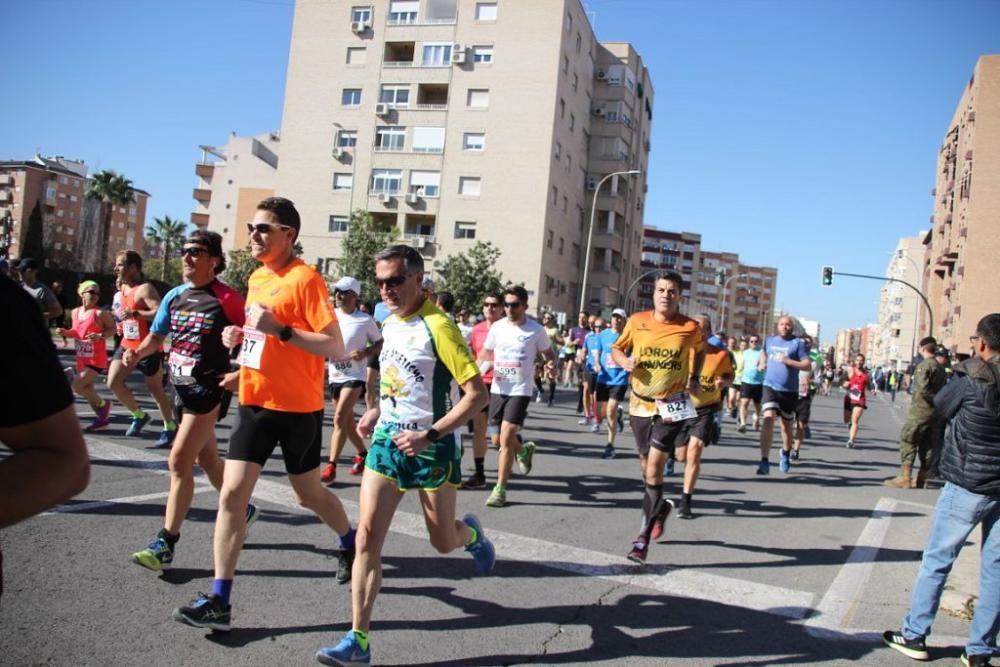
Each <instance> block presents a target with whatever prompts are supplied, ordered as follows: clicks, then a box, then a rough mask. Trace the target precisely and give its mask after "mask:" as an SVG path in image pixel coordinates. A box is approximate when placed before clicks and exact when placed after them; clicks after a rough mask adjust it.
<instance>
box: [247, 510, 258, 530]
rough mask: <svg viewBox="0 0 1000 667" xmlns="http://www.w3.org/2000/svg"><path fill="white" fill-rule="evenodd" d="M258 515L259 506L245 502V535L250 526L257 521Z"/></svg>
mask: <svg viewBox="0 0 1000 667" xmlns="http://www.w3.org/2000/svg"><path fill="white" fill-rule="evenodd" d="M259 516H260V508H259V507H257V506H256V505H254V504H253V503H247V535H249V534H250V526H252V525H254V524H255V523H257V518H258V517H259Z"/></svg>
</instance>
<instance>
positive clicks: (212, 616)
mask: <svg viewBox="0 0 1000 667" xmlns="http://www.w3.org/2000/svg"><path fill="white" fill-rule="evenodd" d="M231 614H232V606H231V605H226V606H225V607H223V606H222V604H221V603H220V602H219V600H218V599H217V598H216V597H215V596H214V595H205V594H204V593H198V599H197V600H194V601H193V602H192V603H191V604H190V605H189V606H187V607H178V608H177V609H174V620H175V621H178V622H180V623H186V624H187V625H193V626H194V627H196V628H209V629H211V630H220V631H222V632H229V630H230V625H229V622H230V620H231Z"/></svg>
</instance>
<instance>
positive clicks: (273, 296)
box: [174, 197, 354, 630]
mask: <svg viewBox="0 0 1000 667" xmlns="http://www.w3.org/2000/svg"><path fill="white" fill-rule="evenodd" d="M300 226H301V222H300V219H299V213H298V211H296V210H295V206H294V205H293V204H292V202H290V201H288V200H287V199H284V198H282V197H268V198H267V199H264V200H263V201H261V202H260V203H259V204H257V212H256V214H255V215H254V218H253V222H252V223H248V224H247V227H248V231H249V233H250V252H251V254H252V255H253V257H254V259H256V260H257V261H258V262H261V264H262V266H261V267H260V268H258V269H257V270H256V271H254V272H253V274H252V275H251V276H250V280H249V283H248V285H247V290H248V291H247V300H246V302H247V311H246V322H245V324H244V327H243V329H242V330H240V329H239V328H238V327H235V326H230V327H226V328H225V329H224V330H223V334H222V343H223V345H225V346H226V347H234V346H236V345H238V344H240V343H242V350H241V354H240V362H241V364H242V368H241V369H240V375H239V391H240V407H239V410H238V412H237V414H236V421H235V423H234V424H233V432H232V435H231V436H230V440H229V452H228V455H227V458H226V464H225V468H224V473H223V481H222V490H221V491H220V493H219V512H218V515H217V517H216V520H215V540H214V551H215V580H214V581H213V582H212V594H211V595H209V596H206V595H204V594H200V595H199V596H198V599H197V600H195V601H193V602H192V603H191V604H190V605H189V606H187V607H180V608H179V609H176V610H174V619H175V620H177V621H179V622H181V623H187V624H188V625H193V626H195V627H199V628H211V629H213V630H229V624H230V614H231V607H230V604H229V597H230V592H231V590H232V586H233V574H234V573H235V572H236V562H237V560H238V559H239V555H240V549H241V548H242V546H243V541H244V539H245V538H246V513H247V505H248V504H249V502H250V495H251V494H252V493H253V489H254V486H255V485H256V484H257V479H258V478H259V477H260V474H261V470H263V468H264V464H265V463H266V462H267V460H268V459H269V458H270V457H271V454H272V453H273V452H274V448H275V447H281V453H282V456H283V457H284V460H285V469H286V470H287V471H288V479H289V481H290V482H291V485H292V491H293V493H294V495H295V498H296V500H297V501H298V502H299V504H301V505H302V506H303V507H306V508H308V509H310V510H312V511H313V512H315V513H316V514H317V515H318V516H319V517H320V519H322V520H323V522H324V523H325V524H326V525H328V526H330V528H332V529H333V530H335V531H336V533H337V535H339V536H340V547H341V551H340V554H339V566H340V567H339V571H338V573H337V581H338V582H341V583H344V582H346V581H347V579H348V573H349V571H350V564H351V559H352V558H353V555H354V531H353V530H352V529H351V524H350V522H349V521H348V519H347V514H346V513H345V512H344V507H343V505H341V504H340V500H339V499H338V498H337V496H336V495H335V494H333V493H331V492H330V491H327V490H326V489H325V488H324V487H323V485H322V483H321V482H320V481H319V464H320V454H321V451H322V448H323V443H322V426H323V406H324V403H325V402H326V401H325V399H324V397H323V359H324V358H326V357H332V358H334V359H341V358H343V356H344V341H343V340H342V339H341V337H340V327H338V326H337V319H336V317H335V316H334V314H333V310H332V309H331V308H330V302H329V298H330V295H329V292H328V291H327V288H326V282H325V281H324V280H323V276H321V275H320V274H319V273H318V272H317V271H316V269H314V268H313V267H311V266H309V265H307V264H306V263H305V262H303V261H302V260H301V259H298V258H296V257H295V251H294V244H295V239H296V238H297V237H298V233H299V228H300Z"/></svg>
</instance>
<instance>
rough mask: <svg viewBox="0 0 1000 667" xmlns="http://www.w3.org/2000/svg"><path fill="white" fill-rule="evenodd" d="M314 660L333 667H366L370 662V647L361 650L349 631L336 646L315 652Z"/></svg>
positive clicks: (352, 633) (352, 631) (352, 632)
mask: <svg viewBox="0 0 1000 667" xmlns="http://www.w3.org/2000/svg"><path fill="white" fill-rule="evenodd" d="M316 660H317V661H318V662H319V663H320V664H323V665H334V666H335V667H351V666H352V665H367V664H368V663H370V662H371V660H372V647H371V645H369V646H368V649H367V650H362V648H361V645H360V644H358V640H357V639H356V638H355V637H354V630H351V631H350V632H348V633H347V634H346V635H344V638H343V639H341V640H340V643H339V644H337V645H336V646H331V647H328V648H321V649H320V650H318V651H316Z"/></svg>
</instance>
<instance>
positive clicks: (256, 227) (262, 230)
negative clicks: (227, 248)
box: [247, 222, 291, 234]
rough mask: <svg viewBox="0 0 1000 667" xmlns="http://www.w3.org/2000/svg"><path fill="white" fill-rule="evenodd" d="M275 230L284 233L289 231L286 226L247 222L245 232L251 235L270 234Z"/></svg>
mask: <svg viewBox="0 0 1000 667" xmlns="http://www.w3.org/2000/svg"><path fill="white" fill-rule="evenodd" d="M275 228H277V229H280V230H282V231H285V230H286V229H291V227H289V226H288V225H277V224H274V223H273V222H257V223H253V222H248V223H247V232H249V233H251V234H253V233H254V232H257V233H258V234H270V233H271V232H273V231H274V230H275Z"/></svg>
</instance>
